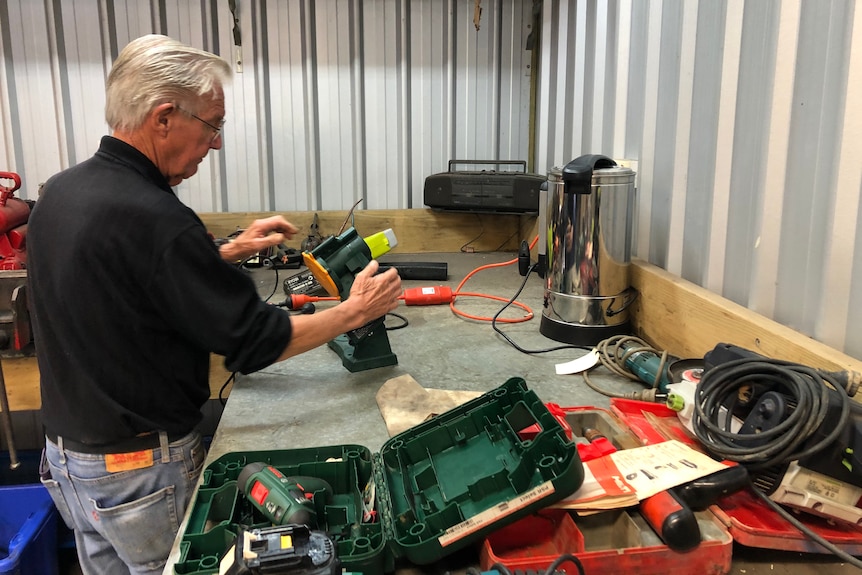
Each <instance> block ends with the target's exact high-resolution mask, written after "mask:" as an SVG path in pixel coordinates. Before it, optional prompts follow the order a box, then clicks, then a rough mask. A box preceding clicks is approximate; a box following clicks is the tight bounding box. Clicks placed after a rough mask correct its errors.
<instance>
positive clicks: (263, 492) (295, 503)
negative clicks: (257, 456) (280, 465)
mask: <svg viewBox="0 0 862 575" xmlns="http://www.w3.org/2000/svg"><path fill="white" fill-rule="evenodd" d="M236 482H237V486H238V487H239V489H240V490H241V491H242V492H243V493H244V494H245V496H246V498H248V500H249V501H250V502H251V504H252V505H254V506H255V507H256V508H257V509H258V510H259V511H260V512H261V513H263V514H264V516H265V517H266V518H267V519H268V520H269V521H271V522H272V523H273V525H287V524H300V525H310V526H312V527H316V526H317V512H316V511H315V506H314V498H315V497H317V496H318V495H322V496H323V497H324V498H325V499H326V500H328V499H330V498H331V497H332V487H330V485H329V483H327V482H326V481H324V480H323V479H319V478H317V477H305V476H302V477H300V476H292V477H288V476H286V475H284V474H283V473H282V472H281V471H279V470H278V469H276V468H275V467H273V466H272V465H267V464H266V463H261V462H255V463H249V464H248V465H246V466H245V467H244V468H243V469H242V471H240V474H239V477H237V480H236Z"/></svg>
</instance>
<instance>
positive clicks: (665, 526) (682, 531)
mask: <svg viewBox="0 0 862 575" xmlns="http://www.w3.org/2000/svg"><path fill="white" fill-rule="evenodd" d="M639 511H640V513H641V515H643V518H644V519H646V521H647V523H649V524H650V526H651V527H652V528H653V529H654V530H655V532H656V533H657V534H658V536H659V537H661V540H662V541H664V542H665V545H667V546H668V547H670V548H671V549H673V550H674V551H680V552H681V551H690V550H692V549H694V548H695V547H697V546H698V545H700V539H701V535H700V527H699V526H698V524H697V517H695V515H694V512H693V511H692V510H691V508H690V507H689V506H688V505H687V504H686V503H685V502H684V501H682V500H681V499H680V498H679V497H678V496H677V495H676V493H675V490H674V489H668V490H666V491H660V492H658V493H656V494H655V495H651V496H650V497H647V498H646V499H644V500H642V501H641V502H640V505H639Z"/></svg>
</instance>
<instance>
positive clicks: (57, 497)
mask: <svg viewBox="0 0 862 575" xmlns="http://www.w3.org/2000/svg"><path fill="white" fill-rule="evenodd" d="M40 481H41V482H42V485H44V486H45V489H47V490H48V494H49V495H51V499H53V500H54V506H55V507H56V508H57V511H58V512H59V513H60V517H62V518H63V523H65V524H66V527H68V528H69V529H74V528H75V522H74V521H73V520H72V512H71V511H70V510H69V505H68V504H67V503H66V496H65V495H63V490H62V489H60V484H59V483H57V482H56V481H54V480H53V479H41V480H40Z"/></svg>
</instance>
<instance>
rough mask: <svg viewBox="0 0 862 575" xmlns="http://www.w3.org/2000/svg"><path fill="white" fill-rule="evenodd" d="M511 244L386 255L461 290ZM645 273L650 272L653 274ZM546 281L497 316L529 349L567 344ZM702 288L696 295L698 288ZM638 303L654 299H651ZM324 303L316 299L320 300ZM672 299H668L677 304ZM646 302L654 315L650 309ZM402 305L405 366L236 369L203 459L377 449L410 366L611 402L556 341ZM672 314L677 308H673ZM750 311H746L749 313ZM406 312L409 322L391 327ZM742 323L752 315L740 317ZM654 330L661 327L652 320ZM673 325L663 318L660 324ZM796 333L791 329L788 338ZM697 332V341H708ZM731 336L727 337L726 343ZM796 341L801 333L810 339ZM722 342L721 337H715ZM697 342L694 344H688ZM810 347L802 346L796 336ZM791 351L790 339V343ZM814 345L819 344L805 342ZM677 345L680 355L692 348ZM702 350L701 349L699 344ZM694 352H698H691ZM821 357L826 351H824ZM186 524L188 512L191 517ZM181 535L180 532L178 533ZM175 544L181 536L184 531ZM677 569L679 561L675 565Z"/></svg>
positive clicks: (614, 380)
mask: <svg viewBox="0 0 862 575" xmlns="http://www.w3.org/2000/svg"><path fill="white" fill-rule="evenodd" d="M513 257H514V255H513V254H512V253H510V252H507V253H502V252H493V253H422V254H412V255H411V254H396V253H392V254H387V256H386V257H384V258H381V259H383V260H384V261H399V260H401V261H444V262H447V263H448V265H449V280H448V281H446V282H428V281H424V282H419V281H405V282H404V287H405V288H407V287H416V286H420V285H424V286H427V285H440V284H443V285H449V286H451V287H453V288H455V287H456V286H457V285H458V283H459V282H460V280H461V279H463V278H464V277H465V276H466V275H467V274H468V273H469V272H470V271H471V270H473V269H474V268H476V267H478V266H481V265H484V264H488V263H498V262H504V261H508V260H511V259H512V258H513ZM633 272H634V273H633V284H635V287H637V284H638V282H644V281H645V277H646V276H651V277H652V278H653V280H654V281H652V283H650V285H649V288H648V289H651V290H653V293H654V294H656V297H657V298H664V300H667V298H672V299H674V300H676V301H680V300H681V299H685V298H693V297H696V296H697V289H696V288H695V289H692V288H691V286H686V285H683V284H684V282H682V283H681V282H678V281H677V280H674V279H673V278H665V277H663V276H662V274H663V272H661V271H660V270H657V269H655V268H652V267H651V266H649V265H648V264H640V265H639V267H638V269H636V270H633ZM291 273H295V272H291V271H290V270H286V271H282V272H281V274H280V276H279V277H278V278H276V277H274V274H273V272H272V271H271V270H256V271H254V272H253V277H254V279H255V281H256V282H257V285H258V289H259V292H260V293H261V294H262V296H264V297H265V296H267V295H269V294H270V293H272V292H273V286H274V285H275V286H276V287H277V289H275V294H274V295H273V297H272V301H279V299H280V298H283V292H282V291H281V286H280V285H278V284H276V283H274V282H279V283H280V282H281V281H283V279H284V278H285V277H287V275H289V274H291ZM645 274H646V276H645ZM523 281H524V278H523V277H522V276H520V275H519V274H518V268H517V265H510V266H505V267H495V268H491V269H488V270H484V271H481V272H479V273H478V274H476V275H475V276H474V277H472V278H471V279H470V281H469V282H468V283H467V284H466V285H465V286H464V290H465V291H471V292H474V291H475V292H483V293H489V294H492V295H497V296H502V297H504V298H510V297H513V296H514V295H515V294H516V292H518V290H519V288H520V287H521V285H522V283H523ZM542 282H543V280H542V279H541V278H539V277H538V276H536V275H532V276H531V277H529V278H527V280H526V284H525V285H524V289H523V291H522V292H521V293H520V294H519V295H518V296H517V299H518V301H521V302H523V303H525V304H526V305H528V306H530V307H531V308H532V309H533V311H534V313H535V316H536V317H535V318H534V319H533V320H531V321H527V322H523V323H514V324H500V325H499V328H500V330H501V331H503V332H504V333H505V334H507V335H508V336H509V337H510V338H511V339H512V340H513V341H514V342H515V343H516V344H517V345H519V346H520V347H522V348H524V349H527V350H539V349H546V348H549V347H556V346H558V345H560V344H559V343H558V342H554V341H552V340H549V339H547V338H545V337H544V336H543V335H541V334H540V333H539V320H540V317H541V310H542V307H541V306H542V299H543V294H544V288H543V283H542ZM692 294H694V295H692ZM643 298H644V295H643V294H642V300H643V301H642V304H641V305H642V306H649V305H650V303H649V300H644V299H643ZM324 305H327V304H326V303H320V304H319V306H321V307H322V306H324ZM456 305H457V307H458V308H459V309H461V310H463V311H465V312H468V313H471V314H473V315H484V316H488V317H490V316H493V315H494V314H495V313H497V312H498V311H499V310H500V309H501V307H502V306H503V305H504V304H503V303H501V302H497V301H491V300H485V299H479V298H466V297H465V298H458V299H457V300H456ZM729 305H730V304H725V303H721V302H718V300H717V299H716V300H715V301H713V302H712V303H708V304H704V305H701V306H700V307H699V310H698V311H697V313H692V314H690V315H688V316H687V317H686V321H685V325H681V327H680V330H679V331H678V333H682V332H684V330H686V329H688V330H690V329H692V327H693V326H695V325H696V323H697V322H698V321H699V319H698V317H699V315H701V314H706V315H707V317H709V316H710V314H712V315H714V316H715V317H716V319H715V325H716V328H715V330H714V331H713V332H712V333H710V334H698V337H699V338H701V340H702V341H708V339H709V338H710V337H712V338H716V337H719V338H720V337H721V336H722V335H724V334H723V332H722V329H723V328H722V325H724V324H723V322H726V321H728V317H727V315H726V313H725V312H723V311H715V310H716V309H718V310H721V309H725V310H726V309H727V307H728V306H729ZM671 307H672V306H667V308H668V310H670V308H671ZM652 309H654V308H650V312H649V313H652ZM396 313H398V314H400V315H401V316H403V320H402V319H401V318H398V317H394V316H390V317H389V318H388V319H387V322H386V323H387V326H388V327H389V328H390V329H391V331H389V339H390V343H391V346H392V351H393V352H394V353H395V354H396V355H397V357H398V364H397V365H393V366H389V367H382V368H377V369H372V370H367V371H363V372H357V373H350V372H349V371H348V370H346V369H345V368H344V367H343V366H342V365H341V361H340V359H339V358H338V357H337V355H336V354H335V353H334V352H333V351H332V350H330V349H329V348H328V347H326V346H322V347H320V348H318V349H315V350H312V351H310V352H308V353H305V354H303V355H300V356H297V357H294V358H291V359H289V360H287V361H284V362H281V363H278V364H275V365H273V366H270V367H268V368H266V369H263V370H261V371H259V372H257V373H254V374H250V375H247V376H238V377H237V380H236V382H235V383H234V385H233V389H231V390H230V396H229V399H228V401H227V405H226V407H225V409H224V412H223V414H222V416H221V421H220V423H219V425H218V429H217V431H216V433H215V435H214V437H213V439H212V444H211V446H210V450H209V453H208V456H207V464H209V463H211V462H212V461H214V460H216V459H217V458H219V457H220V456H222V455H224V454H226V453H230V452H235V451H255V450H271V449H294V448H300V447H315V446H325V445H340V444H360V445H364V446H366V447H368V448H369V449H371V450H372V451H377V450H379V449H380V447H381V446H382V444H383V443H384V442H385V441H386V440H387V439H388V438H389V435H388V433H387V428H386V425H385V422H384V420H383V417H382V416H381V413H380V410H379V408H378V405H377V403H376V399H375V395H376V393H377V391H378V390H379V389H380V387H381V385H383V384H384V383H385V382H386V381H388V380H390V379H392V378H395V377H398V376H403V375H410V376H412V377H413V378H414V379H415V380H416V381H417V382H418V383H419V384H420V385H422V386H423V387H425V388H433V389H445V390H463V391H476V392H484V391H488V390H490V389H493V388H495V387H498V386H499V385H501V384H502V383H503V382H505V381H506V380H507V379H509V378H510V377H513V376H518V377H522V378H523V379H524V380H525V381H526V382H527V385H528V387H529V388H530V389H532V390H534V391H535V392H536V393H537V395H538V396H539V397H540V398H541V399H542V401H544V402H553V403H557V404H559V405H561V406H579V405H586V406H596V407H608V405H609V399H608V397H607V396H605V395H602V394H600V393H597V392H596V391H594V390H592V389H590V388H589V387H587V386H586V385H585V383H584V380H583V379H582V377H581V376H577V375H556V373H555V369H554V366H555V364H557V363H560V362H565V361H569V360H571V359H574V358H576V357H579V356H580V355H582V354H583V353H585V352H584V351H580V350H571V349H569V350H560V351H554V352H551V353H541V354H528V353H523V352H521V351H518V350H516V349H515V348H514V347H513V346H512V345H511V344H510V343H509V342H507V341H506V340H505V339H504V338H503V337H502V336H500V335H499V334H497V333H495V332H494V330H493V329H492V327H491V325H490V322H484V321H475V320H468V319H464V318H461V317H459V316H457V315H455V314H454V313H453V312H452V310H450V308H449V306H447V305H439V306H424V307H420V306H404V305H402V306H401V307H400V308H399V309H398V310H396ZM666 313H667V314H671V315H672V314H673V313H676V312H674V311H667V312H666ZM522 314H523V312H522V311H521V310H519V309H516V308H512V307H510V308H509V309H508V310H506V312H504V313H503V314H502V315H501V317H520V316H521V315H522ZM745 315H746V314H745V313H744V312H743V313H742V314H741V316H740V317H742V316H745ZM404 321H406V323H407V325H406V326H405V327H403V328H401V329H392V328H395V327H397V326H398V325H400V324H402V323H403V322H404ZM741 321H742V324H743V325H746V324H745V321H744V319H743V320H741ZM763 325H764V326H766V327H764V330H763V331H762V332H759V331H758V330H757V329H756V323H755V324H753V327H751V329H750V331H751V333H750V334H748V332H749V330H748V329H747V328H744V329H742V330H740V331H739V332H738V333H737V335H739V338H737V341H736V342H735V343H737V344H739V345H745V344H746V343H747V342H746V341H744V339H745V337H744V336H746V334H748V335H751V337H758V339H759V341H760V342H761V343H763V344H765V345H770V344H771V343H772V342H775V341H777V340H779V339H781V338H783V337H785V335H787V334H785V333H784V331H783V328H781V327H780V326H775V325H773V324H769V322H765V323H764V324H763ZM653 329H655V328H653ZM660 329H662V330H666V329H668V327H667V325H663V326H661V328H660ZM794 338H795V336H792V335H787V340H788V341H790V340H794ZM701 340H699V341H698V342H696V343H695V344H694V345H703V343H701ZM718 341H723V340H721V339H720V340H718ZM798 341H800V342H804V340H803V339H801V338H800V339H799V340H798ZM714 343H716V341H714V340H713V343H712V344H711V345H714ZM689 345H691V344H689ZM799 345H800V346H801V347H803V348H804V345H802V344H799ZM784 349H785V350H786V349H792V347H789V348H788V347H785V348H784ZM805 349H808V350H809V351H808V352H807V353H816V351H817V350H816V346H815V347H814V350H815V351H813V352H812V351H811V348H805ZM685 352H686V350H685V349H684V350H683V351H682V352H675V353H677V354H681V353H685ZM700 353H701V354H702V352H700ZM827 355H829V357H826V358H825V359H822V361H823V362H824V363H825V364H826V365H835V364H841V363H842V362H843V361H844V359H843V358H842V356H841V355H840V354H837V353H834V354H827ZM689 357H695V356H689ZM820 357H824V356H823V355H821V356H820ZM596 373H597V376H596V377H595V378H594V381H595V382H596V383H597V384H598V385H600V386H601V387H603V388H606V389H607V390H609V391H612V392H625V391H633V390H637V389H642V387H640V386H639V384H637V383H633V382H631V381H629V380H626V379H623V378H619V377H616V376H612V375H610V374H609V373H608V374H605V375H601V374H598V372H596ZM184 524H185V521H184ZM181 532H182V530H181ZM178 541H179V538H178ZM177 557H178V547H177V546H176V545H175V548H174V551H173V553H172V555H171V559H170V560H169V562H168V565H167V567H166V569H165V574H166V575H167V574H173V565H174V563H175V562H176V560H177ZM477 558H478V554H477V552H475V550H473V549H470V550H465V551H464V552H459V553H456V554H455V555H453V556H452V557H450V558H447V559H446V560H444V561H442V562H440V563H439V564H435V565H429V566H425V567H421V568H420V567H415V566H407V567H405V569H404V570H405V571H415V572H417V573H443V572H446V571H451V572H458V573H463V571H464V569H465V568H466V567H468V566H469V565H471V564H475V563H476V561H477ZM668 567H669V568H671V567H672V566H668ZM824 567H826V569H827V570H828V572H829V573H834V574H843V573H851V572H855V571H856V570H855V569H853V568H852V567H850V566H849V565H844V564H842V563H841V562H840V561H839V560H837V559H836V558H834V557H832V556H830V555H819V554H813V555H812V554H801V553H795V552H779V551H770V550H762V549H745V548H740V547H735V548H734V559H733V570H732V572H733V573H746V574H747V575H753V574H754V575H756V574H758V573H767V572H768V573H770V574H771V575H780V574H784V573H787V574H807V573H812V574H813V573H820V572H823V570H824Z"/></svg>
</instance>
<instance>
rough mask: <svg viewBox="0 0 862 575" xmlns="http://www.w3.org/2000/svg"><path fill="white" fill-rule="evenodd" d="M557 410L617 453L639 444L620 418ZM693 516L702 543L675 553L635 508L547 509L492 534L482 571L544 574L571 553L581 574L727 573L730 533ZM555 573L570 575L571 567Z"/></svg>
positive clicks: (708, 518) (710, 518)
mask: <svg viewBox="0 0 862 575" xmlns="http://www.w3.org/2000/svg"><path fill="white" fill-rule="evenodd" d="M650 405H652V404H650ZM562 409H563V411H564V413H565V417H566V421H567V422H568V424H569V427H571V428H572V430H573V433H574V435H575V436H576V438H577V437H578V435H579V433H580V431H581V430H582V429H584V428H594V429H597V430H598V431H600V432H601V433H602V435H604V436H605V437H606V438H607V439H608V440H609V441H610V442H611V443H613V444H614V446H615V447H616V448H617V449H629V448H632V447H639V446H641V445H643V444H644V442H643V441H642V440H641V439H640V438H639V437H638V434H637V432H636V431H635V430H632V429H631V428H630V426H629V425H628V422H627V421H625V419H624V418H623V417H622V415H620V414H619V413H617V412H612V411H610V410H607V409H602V408H595V407H564V408H562ZM671 413H673V412H671ZM675 419H676V415H675V414H674V420H675ZM638 423H641V422H636V424H638ZM641 424H642V423H641ZM663 440H664V439H663V438H662V441H663ZM695 515H696V517H697V522H698V527H699V528H700V531H701V535H702V541H701V543H700V545H699V546H698V547H697V548H695V549H693V550H691V551H689V552H685V553H680V552H677V551H674V550H672V549H670V548H669V547H668V546H667V545H665V544H664V543H663V542H662V541H661V539H660V538H659V536H658V535H657V534H656V533H655V531H654V530H653V529H652V527H650V526H649V524H648V523H647V522H646V520H645V519H644V518H643V517H642V516H641V514H640V513H639V512H638V510H637V507H634V508H625V509H616V510H612V511H605V512H602V513H597V514H592V515H579V514H577V512H573V511H567V510H564V509H544V510H542V511H541V512H539V513H535V514H533V515H531V516H528V517H525V518H523V519H521V520H519V521H518V522H516V523H513V524H511V525H509V526H506V527H503V528H501V529H499V530H497V531H495V532H493V533H491V534H490V535H489V536H488V537H487V538H486V539H485V541H484V542H483V545H482V548H481V551H480V565H481V567H482V569H483V570H486V571H487V570H490V569H492V568H493V565H494V564H495V563H499V564H501V565H504V566H506V567H508V568H509V570H516V569H517V570H523V571H527V572H529V571H537V572H543V571H544V570H546V569H547V568H548V567H549V566H550V565H551V564H552V563H553V562H554V561H555V560H556V559H557V558H558V557H559V556H560V555H562V554H570V555H574V556H576V557H577V558H578V560H579V561H580V562H581V564H582V565H583V567H584V571H585V572H586V573H637V574H638V575H666V573H667V572H668V565H673V572H674V573H675V574H679V575H722V574H724V573H728V572H729V571H730V567H731V555H732V548H733V539H732V538H731V536H730V533H729V532H728V530H727V529H726V527H725V525H724V524H723V523H722V521H721V520H720V519H719V518H718V517H716V516H715V515H714V514H713V513H711V512H710V511H700V512H697V513H695ZM559 569H560V570H566V571H567V572H569V573H572V572H573V569H572V565H571V564H562V565H560V567H559Z"/></svg>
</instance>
